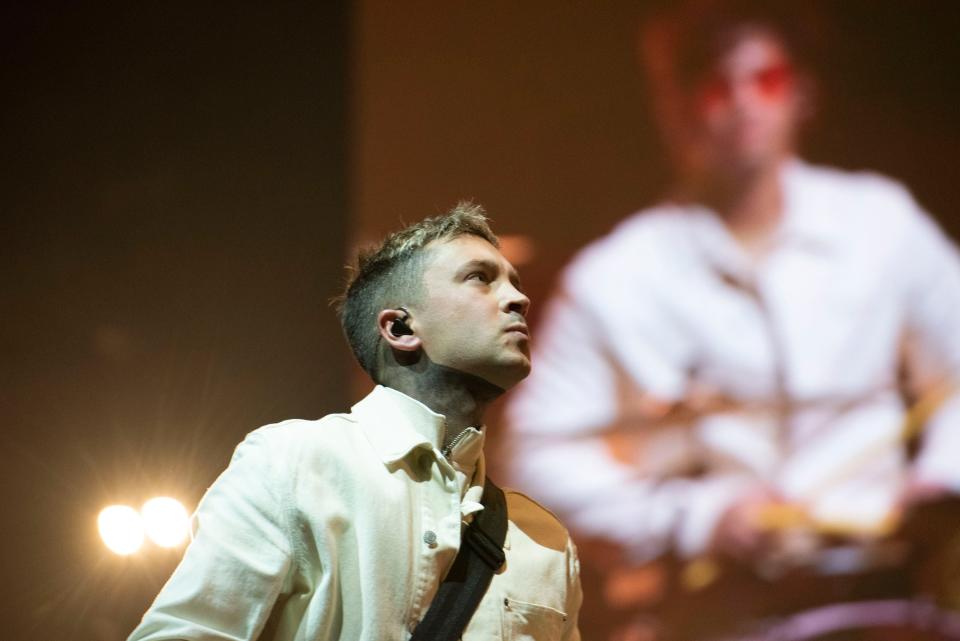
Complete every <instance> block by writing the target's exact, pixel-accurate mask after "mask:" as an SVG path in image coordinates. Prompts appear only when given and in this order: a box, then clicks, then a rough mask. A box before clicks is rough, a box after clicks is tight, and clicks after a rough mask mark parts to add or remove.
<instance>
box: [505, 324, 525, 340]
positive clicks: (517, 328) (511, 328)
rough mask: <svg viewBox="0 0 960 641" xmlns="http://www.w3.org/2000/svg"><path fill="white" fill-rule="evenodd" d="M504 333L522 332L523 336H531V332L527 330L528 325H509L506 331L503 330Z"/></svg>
mask: <svg viewBox="0 0 960 641" xmlns="http://www.w3.org/2000/svg"><path fill="white" fill-rule="evenodd" d="M503 331H505V332H520V333H521V334H523V335H524V336H527V337H529V336H530V330H529V328H527V326H526V324H524V323H514V324H513V325H508V326H507V328H506V329H505V330H503Z"/></svg>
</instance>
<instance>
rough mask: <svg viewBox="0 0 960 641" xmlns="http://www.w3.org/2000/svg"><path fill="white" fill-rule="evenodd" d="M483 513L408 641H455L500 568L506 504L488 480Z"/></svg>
mask: <svg viewBox="0 0 960 641" xmlns="http://www.w3.org/2000/svg"><path fill="white" fill-rule="evenodd" d="M480 502H481V503H483V509H482V510H480V512H478V513H477V514H476V516H475V517H474V519H473V522H472V523H470V525H468V526H467V528H466V530H464V532H463V540H462V541H461V542H460V552H459V553H458V554H457V558H456V559H454V560H453V565H452V566H451V567H450V572H449V573H447V578H445V579H444V580H443V582H442V583H441V584H440V588H439V589H438V590H437V595H436V596H435V597H434V598H433V602H432V603H431V604H430V609H429V610H427V614H426V615H425V616H424V617H423V619H422V620H421V621H420V623H419V624H417V628H416V630H414V631H413V636H412V637H410V641H456V640H457V639H459V638H460V635H462V634H463V630H464V628H466V627H467V622H468V621H470V617H472V616H473V613H474V612H475V611H476V609H477V605H479V603H480V599H482V598H483V595H484V593H485V592H486V591H487V587H489V585H490V580H491V579H492V578H493V573H494V572H496V571H497V570H499V569H500V566H502V565H503V562H504V560H505V557H504V555H503V541H504V539H506V536H507V502H506V499H505V498H504V496H503V490H501V489H500V488H499V487H497V486H496V485H494V484H493V481H491V480H490V479H489V478H488V479H487V480H486V482H485V483H484V485H483V498H481V499H480Z"/></svg>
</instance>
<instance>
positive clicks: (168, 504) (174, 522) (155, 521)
mask: <svg viewBox="0 0 960 641" xmlns="http://www.w3.org/2000/svg"><path fill="white" fill-rule="evenodd" d="M140 514H141V515H143V525H144V527H145V528H146V530H147V536H149V537H150V540H151V541H153V542H154V543H156V544H157V545H159V546H160V547H164V548H172V547H176V546H178V545H180V544H181V543H183V542H184V540H186V538H187V535H188V534H189V531H190V516H189V515H188V514H187V510H186V508H185V507H183V505H181V503H180V501H178V500H176V499H172V498H170V497H169V496H158V497H156V498H153V499H150V500H149V501H147V502H146V503H144V504H143V508H142V509H141V510H140Z"/></svg>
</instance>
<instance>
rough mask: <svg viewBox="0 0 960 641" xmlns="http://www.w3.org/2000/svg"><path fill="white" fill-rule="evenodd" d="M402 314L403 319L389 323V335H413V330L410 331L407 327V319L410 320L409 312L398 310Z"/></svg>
mask: <svg viewBox="0 0 960 641" xmlns="http://www.w3.org/2000/svg"><path fill="white" fill-rule="evenodd" d="M400 310H401V311H403V313H404V317H403V318H398V319H397V320H395V321H393V322H392V323H390V333H391V334H393V335H394V336H397V337H399V336H409V335H410V334H412V333H413V330H412V329H410V326H409V325H407V319H408V318H410V312H408V311H407V310H406V309H404V308H403V307H401V308H400Z"/></svg>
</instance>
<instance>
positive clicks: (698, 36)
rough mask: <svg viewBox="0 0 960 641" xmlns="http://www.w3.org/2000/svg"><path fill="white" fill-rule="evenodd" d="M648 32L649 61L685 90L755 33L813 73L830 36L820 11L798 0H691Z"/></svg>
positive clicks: (653, 22) (666, 13) (662, 14)
mask: <svg viewBox="0 0 960 641" xmlns="http://www.w3.org/2000/svg"><path fill="white" fill-rule="evenodd" d="M647 27H648V28H647V29H646V34H645V35H646V36H647V38H648V39H649V40H651V42H648V43H647V46H648V47H649V48H648V50H647V56H648V57H649V56H650V55H654V56H657V57H659V58H661V60H663V63H661V64H664V63H665V64H666V66H667V67H668V68H669V73H670V74H671V75H672V76H673V81H674V82H676V83H677V84H678V85H679V87H680V88H684V89H688V88H690V87H691V86H692V85H693V84H695V83H697V82H698V81H699V80H701V79H702V78H703V76H704V75H705V74H706V73H708V72H709V71H711V69H712V67H713V65H714V64H716V63H717V61H718V60H719V59H720V58H721V57H722V56H723V55H724V54H725V53H727V51H729V50H730V48H731V47H732V46H734V45H735V44H736V43H737V42H738V41H740V39H741V38H742V37H743V36H744V35H746V34H748V33H751V32H754V31H759V32H762V33H766V34H768V35H770V36H771V37H773V38H774V39H775V40H776V41H777V42H778V43H779V44H780V45H781V46H782V47H783V48H784V50H785V51H786V53H787V55H789V56H790V59H791V61H792V62H793V64H794V65H795V66H797V67H798V68H800V69H801V70H803V71H804V72H807V73H809V72H811V71H812V70H813V69H816V68H817V67H818V66H819V64H818V62H819V60H820V58H821V52H822V49H823V44H824V43H823V40H824V39H825V32H826V31H829V29H828V28H827V25H826V24H825V22H824V20H823V19H822V16H821V15H820V14H819V13H818V12H817V11H816V9H815V8H812V7H810V3H809V2H799V1H798V0H777V1H775V2H771V1H770V0H691V1H689V2H685V3H682V4H680V5H678V6H671V8H670V9H668V10H665V11H660V12H659V15H655V16H654V17H653V20H650V21H649V22H648V24H647ZM648 64H649V60H648Z"/></svg>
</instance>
